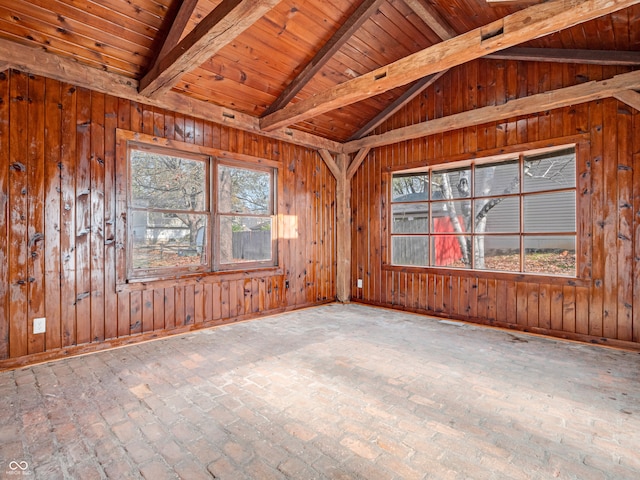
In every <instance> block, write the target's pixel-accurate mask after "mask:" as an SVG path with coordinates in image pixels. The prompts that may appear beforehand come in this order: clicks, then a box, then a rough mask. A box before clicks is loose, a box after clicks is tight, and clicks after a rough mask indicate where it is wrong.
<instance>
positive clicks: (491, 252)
mask: <svg viewBox="0 0 640 480" xmlns="http://www.w3.org/2000/svg"><path fill="white" fill-rule="evenodd" d="M475 242H476V243H475V268H477V269H481V270H500V271H503V272H519V271H520V237H518V236H515V235H509V236H507V235H504V236H503V235H500V236H495V235H478V236H477V237H475Z"/></svg>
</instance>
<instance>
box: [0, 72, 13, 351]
mask: <svg viewBox="0 0 640 480" xmlns="http://www.w3.org/2000/svg"><path fill="white" fill-rule="evenodd" d="M9 92H10V88H9V74H8V72H5V71H0V282H2V283H1V285H3V286H5V287H3V288H0V360H2V359H4V358H7V357H8V356H9V318H10V317H9V298H10V296H9V288H7V287H6V286H8V284H9V238H8V229H9V221H10V215H9V205H10V203H9V158H10V153H9V146H10V138H9V131H10V130H9V105H10V104H11V98H10V93H9Z"/></svg>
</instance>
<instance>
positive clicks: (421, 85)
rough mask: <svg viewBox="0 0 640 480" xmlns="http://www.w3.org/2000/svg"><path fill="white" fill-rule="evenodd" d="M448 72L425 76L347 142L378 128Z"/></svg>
mask: <svg viewBox="0 0 640 480" xmlns="http://www.w3.org/2000/svg"><path fill="white" fill-rule="evenodd" d="M448 71H449V70H443V71H442V72H438V73H434V74H431V75H427V76H426V77H424V78H421V79H420V80H418V81H417V82H416V83H414V84H413V85H412V86H411V87H410V88H409V89H408V90H406V91H405V92H404V93H403V94H402V95H400V96H399V97H398V98H397V99H396V100H395V101H394V102H393V103H391V104H390V105H389V106H388V107H387V108H385V109H384V110H382V111H381V112H380V113H379V114H378V115H376V116H375V117H373V118H372V119H371V120H369V121H368V122H367V123H366V125H364V126H363V127H362V128H361V129H360V130H358V131H357V132H356V133H354V134H353V135H351V137H350V138H349V140H348V141H351V140H358V139H359V138H362V137H364V136H365V135H366V134H368V133H369V132H371V130H373V129H374V128H376V127H377V126H379V125H380V124H381V123H382V122H384V121H385V120H387V119H388V118H389V117H391V116H392V115H393V114H394V113H396V112H397V111H398V110H400V109H401V108H402V107H404V106H405V105H406V104H407V103H409V102H410V101H411V100H413V99H414V98H416V97H417V96H418V95H420V92H422V91H423V90H425V89H426V88H428V87H429V86H431V85H432V84H433V83H434V82H435V81H436V80H438V79H439V78H440V77H442V76H443V75H444V74H445V73H447V72H448Z"/></svg>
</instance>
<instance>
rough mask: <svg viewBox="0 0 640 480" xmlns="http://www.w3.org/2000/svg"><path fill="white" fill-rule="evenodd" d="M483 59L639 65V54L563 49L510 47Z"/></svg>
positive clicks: (632, 52) (617, 51)
mask: <svg viewBox="0 0 640 480" xmlns="http://www.w3.org/2000/svg"><path fill="white" fill-rule="evenodd" d="M485 58H491V59H495V60H523V61H526V62H552V63H581V64H591V65H628V66H635V65H640V52H634V51H619V50H573V49H564V48H524V47H511V48H506V49H504V50H501V51H499V52H495V53H491V54H489V55H487V56H486V57H485Z"/></svg>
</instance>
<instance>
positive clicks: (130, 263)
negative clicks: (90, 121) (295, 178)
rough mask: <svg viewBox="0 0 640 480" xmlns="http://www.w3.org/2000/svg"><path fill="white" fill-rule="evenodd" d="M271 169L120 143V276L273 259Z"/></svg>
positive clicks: (193, 270)
mask: <svg viewBox="0 0 640 480" xmlns="http://www.w3.org/2000/svg"><path fill="white" fill-rule="evenodd" d="M275 181H276V171H275V169H274V168H271V167H264V166H262V165H257V164H256V165H253V164H247V163H246V162H235V161H233V160H228V159H226V158H224V159H222V158H218V156H216V155H208V154H202V153H199V152H191V151H182V150H178V149H174V148H165V147H159V146H156V145H148V144H145V143H140V142H131V141H130V142H128V143H127V192H126V193H127V218H128V221H127V227H126V228H127V231H126V233H127V247H128V248H127V255H126V262H127V279H136V278H161V277H163V276H176V275H181V274H185V273H196V272H208V271H216V270H230V269H247V268H255V267H263V266H273V265H275V264H276V258H275V257H276V255H275V251H274V250H275V249H274V244H275V239H276V236H275Z"/></svg>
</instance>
